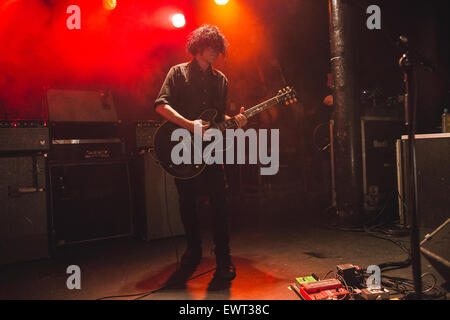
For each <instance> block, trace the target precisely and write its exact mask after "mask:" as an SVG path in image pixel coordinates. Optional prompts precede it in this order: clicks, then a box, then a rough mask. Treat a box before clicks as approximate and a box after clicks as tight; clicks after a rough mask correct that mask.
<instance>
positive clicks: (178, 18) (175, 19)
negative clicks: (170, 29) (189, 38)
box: [172, 13, 186, 28]
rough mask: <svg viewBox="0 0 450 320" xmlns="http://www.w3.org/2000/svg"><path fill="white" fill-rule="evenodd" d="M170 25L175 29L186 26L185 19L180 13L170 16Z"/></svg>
mask: <svg viewBox="0 0 450 320" xmlns="http://www.w3.org/2000/svg"><path fill="white" fill-rule="evenodd" d="M172 24H173V26H174V27H176V28H181V27H184V25H185V24H186V19H185V18H184V15H183V14H182V13H176V14H174V15H173V16H172Z"/></svg>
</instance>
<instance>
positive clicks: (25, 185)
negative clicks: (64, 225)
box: [0, 120, 50, 265]
mask: <svg viewBox="0 0 450 320" xmlns="http://www.w3.org/2000/svg"><path fill="white" fill-rule="evenodd" d="M49 141H50V137H49V128H48V126H47V123H46V122H44V121H39V120H14V121H8V120H2V121H0V177H1V181H0V265H1V264H6V263H12V262H16V261H23V260H33V259H39V258H44V257H48V256H49V246H48V220H47V183H46V177H45V175H46V157H47V152H48V150H49V145H50V144H49Z"/></svg>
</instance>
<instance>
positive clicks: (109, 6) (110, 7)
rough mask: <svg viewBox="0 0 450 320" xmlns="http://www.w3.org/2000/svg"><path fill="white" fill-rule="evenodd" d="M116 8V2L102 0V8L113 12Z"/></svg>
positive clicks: (113, 0)
mask: <svg viewBox="0 0 450 320" xmlns="http://www.w3.org/2000/svg"><path fill="white" fill-rule="evenodd" d="M116 6H117V1H116V0H103V7H104V8H105V9H106V10H113V9H114V8H115V7H116Z"/></svg>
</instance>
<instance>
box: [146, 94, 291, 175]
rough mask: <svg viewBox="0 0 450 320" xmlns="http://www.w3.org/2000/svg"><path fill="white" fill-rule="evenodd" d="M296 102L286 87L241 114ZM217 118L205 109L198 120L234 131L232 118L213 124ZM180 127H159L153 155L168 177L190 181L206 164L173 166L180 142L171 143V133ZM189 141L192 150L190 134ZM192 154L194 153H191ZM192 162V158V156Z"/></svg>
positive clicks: (249, 113)
mask: <svg viewBox="0 0 450 320" xmlns="http://www.w3.org/2000/svg"><path fill="white" fill-rule="evenodd" d="M296 101H297V97H296V93H295V91H294V89H293V88H292V87H286V88H283V89H281V90H280V91H278V94H277V95H276V96H274V97H273V98H271V99H268V100H266V101H264V102H262V103H260V104H257V105H256V106H254V107H252V108H250V109H247V110H245V111H244V112H243V113H242V114H243V115H244V116H245V117H246V118H247V119H248V118H251V117H253V116H254V115H256V114H258V113H260V112H261V111H264V110H266V109H268V108H270V107H271V106H273V105H276V104H280V103H282V104H285V105H289V104H291V103H294V102H296ZM216 116H217V110H215V109H206V110H204V111H203V112H202V113H201V114H200V116H199V117H198V119H202V120H204V121H208V122H209V123H210V127H209V128H216V129H218V130H220V131H221V132H223V131H225V130H226V129H236V128H237V127H238V126H237V123H236V120H235V119H234V118H231V119H228V120H225V121H222V122H219V123H217V122H215V121H214V119H215V118H216ZM179 128H180V127H179V126H178V125H176V124H174V123H172V122H170V121H165V122H163V123H162V124H161V126H159V128H158V129H157V130H156V132H155V134H154V136H153V145H154V154H155V156H156V158H157V160H158V162H159V164H160V165H161V166H162V167H163V169H164V170H165V171H166V172H167V173H168V174H170V175H172V176H174V177H176V178H179V179H191V178H194V177H195V176H197V175H199V174H200V173H201V172H202V171H203V170H204V169H205V167H206V163H204V161H202V163H201V164H194V161H191V162H190V164H185V163H181V164H174V163H173V161H172V159H171V153H172V149H173V148H174V147H175V146H176V145H177V144H179V143H180V142H182V141H181V140H182V139H180V140H179V141H172V140H171V137H172V133H173V131H174V130H176V129H179ZM191 137H192V138H191V139H190V140H189V143H190V144H191V145H189V147H192V149H194V145H193V144H194V137H193V134H192V133H191ZM192 154H194V152H192ZM192 160H193V156H192Z"/></svg>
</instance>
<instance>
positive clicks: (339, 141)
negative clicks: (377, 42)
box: [329, 0, 362, 225]
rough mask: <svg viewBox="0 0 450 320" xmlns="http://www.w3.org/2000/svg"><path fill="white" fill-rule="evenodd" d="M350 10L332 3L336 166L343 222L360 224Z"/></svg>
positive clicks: (357, 122) (357, 125) (356, 96)
mask: <svg viewBox="0 0 450 320" xmlns="http://www.w3.org/2000/svg"><path fill="white" fill-rule="evenodd" d="M350 10H351V7H350V5H349V4H348V3H347V1H344V0H329V11H330V49H331V68H332V73H333V78H334V84H335V92H334V97H335V108H336V111H335V113H334V118H335V119H334V120H335V128H336V129H335V135H336V137H335V147H334V152H335V161H336V162H335V164H336V167H335V168H336V171H335V173H336V194H337V209H338V214H339V219H340V223H343V224H347V225H358V224H360V223H361V214H360V213H361V209H362V190H361V179H362V173H361V161H362V160H361V130H360V126H361V124H360V110H359V94H358V92H359V91H358V88H357V86H356V83H357V81H356V76H355V70H354V61H355V59H354V56H353V53H354V52H355V48H354V44H353V42H352V39H351V34H350V32H351V12H350Z"/></svg>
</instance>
